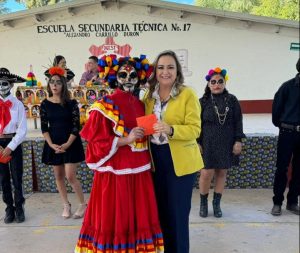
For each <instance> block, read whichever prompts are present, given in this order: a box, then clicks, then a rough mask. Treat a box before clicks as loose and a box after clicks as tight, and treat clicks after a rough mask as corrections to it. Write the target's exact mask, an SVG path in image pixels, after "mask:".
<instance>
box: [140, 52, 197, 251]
mask: <svg viewBox="0 0 300 253" xmlns="http://www.w3.org/2000/svg"><path fill="white" fill-rule="evenodd" d="M183 79H184V78H183V74H182V69H181V66H180V63H179V61H178V59H177V57H176V54H175V53H174V52H173V51H164V52H162V53H160V54H159V55H158V57H157V59H156V60H155V62H154V73H153V76H152V78H151V79H150V80H149V85H150V87H149V92H148V93H147V94H146V95H145V97H144V103H145V107H146V108H145V110H146V115H147V114H152V113H154V114H155V115H156V117H157V118H158V123H156V124H155V125H154V130H155V133H154V134H153V135H151V137H150V148H151V154H152V158H153V163H154V167H155V173H154V184H155V190H156V198H157V202H158V210H159V216H160V222H161V227H162V231H163V236H164V243H165V253H188V252H189V227H188V226H189V213H190V209H191V198H192V189H193V185H194V182H195V179H196V172H197V171H199V170H200V169H201V168H202V167H203V161H202V157H201V154H200V150H199V147H198V145H197V142H196V139H197V137H198V136H199V135H200V131H201V122H200V115H201V114H200V104H199V101H198V98H197V97H196V95H195V93H194V92H193V90H192V89H191V88H188V87H186V86H185V85H183V81H184V80H183Z"/></svg>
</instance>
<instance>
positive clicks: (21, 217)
mask: <svg viewBox="0 0 300 253" xmlns="http://www.w3.org/2000/svg"><path fill="white" fill-rule="evenodd" d="M24 221H25V213H24V207H23V205H21V206H17V207H16V222H17V223H21V222H24Z"/></svg>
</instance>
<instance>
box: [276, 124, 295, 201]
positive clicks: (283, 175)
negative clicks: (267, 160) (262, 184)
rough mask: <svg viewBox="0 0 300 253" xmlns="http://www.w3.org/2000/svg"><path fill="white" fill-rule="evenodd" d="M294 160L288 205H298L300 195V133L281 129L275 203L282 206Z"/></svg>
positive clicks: (278, 145)
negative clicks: (289, 168)
mask: <svg viewBox="0 0 300 253" xmlns="http://www.w3.org/2000/svg"><path fill="white" fill-rule="evenodd" d="M291 159H292V178H291V180H290V183H289V192H288V194H287V203H288V204H297V203H298V196H299V194H300V132H296V131H292V130H289V129H284V128H282V129H280V132H279V137H278V143H277V163H276V167H277V169H276V172H275V179H274V186H273V192H274V197H273V202H274V204H275V205H282V202H283V200H284V191H285V188H286V185H287V171H288V166H289V164H290V161H291Z"/></svg>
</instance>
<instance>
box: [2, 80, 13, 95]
mask: <svg viewBox="0 0 300 253" xmlns="http://www.w3.org/2000/svg"><path fill="white" fill-rule="evenodd" d="M11 88H12V84H11V83H10V82H9V81H7V80H5V79H0V96H1V97H3V98H5V97H7V96H8V95H9V94H10V90H11Z"/></svg>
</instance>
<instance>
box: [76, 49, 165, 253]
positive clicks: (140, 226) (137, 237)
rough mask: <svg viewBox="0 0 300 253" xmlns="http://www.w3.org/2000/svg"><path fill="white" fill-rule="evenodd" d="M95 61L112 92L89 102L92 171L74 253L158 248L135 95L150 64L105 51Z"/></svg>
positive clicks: (88, 155) (139, 107) (86, 134)
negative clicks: (98, 60)
mask: <svg viewBox="0 0 300 253" xmlns="http://www.w3.org/2000/svg"><path fill="white" fill-rule="evenodd" d="M99 64H100V78H104V79H105V80H107V82H108V84H109V85H110V87H111V88H114V89H115V91H114V93H113V94H112V95H107V96H105V97H104V98H103V99H102V100H100V101H97V102H95V103H94V104H93V105H92V106H91V109H90V115H89V119H88V121H87V123H86V124H85V126H84V128H83V130H82V131H81V136H82V137H83V138H84V139H86V140H87V142H88V144H87V151H86V162H87V165H88V166H89V168H90V169H92V170H94V172H95V173H94V181H93V187H92V190H91V195H90V200H89V203H88V207H87V210H86V214H85V217H84V221H83V225H82V228H81V231H80V236H79V239H78V242H77V245H76V248H75V252H76V253H79V252H80V253H83V252H88V253H92V252H103V253H108V252H139V253H142V252H162V251H163V238H162V233H161V229H160V224H159V220H158V211H157V206H156V200H155V193H154V187H153V182H152V174H151V160H150V155H149V152H148V148H147V138H146V137H145V136H144V131H143V129H142V128H139V127H137V123H136V118H137V117H140V116H144V114H145V112H144V105H143V103H142V102H141V101H140V100H139V99H138V98H137V97H135V96H134V95H133V92H134V90H135V88H136V87H138V85H139V83H140V82H145V81H146V80H147V78H148V77H149V76H150V74H151V72H152V67H151V66H150V65H149V63H148V61H147V59H146V57H145V56H143V55H142V56H141V57H140V58H129V57H126V58H121V59H117V58H116V56H115V55H109V56H103V57H102V58H101V59H100V62H99Z"/></svg>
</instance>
